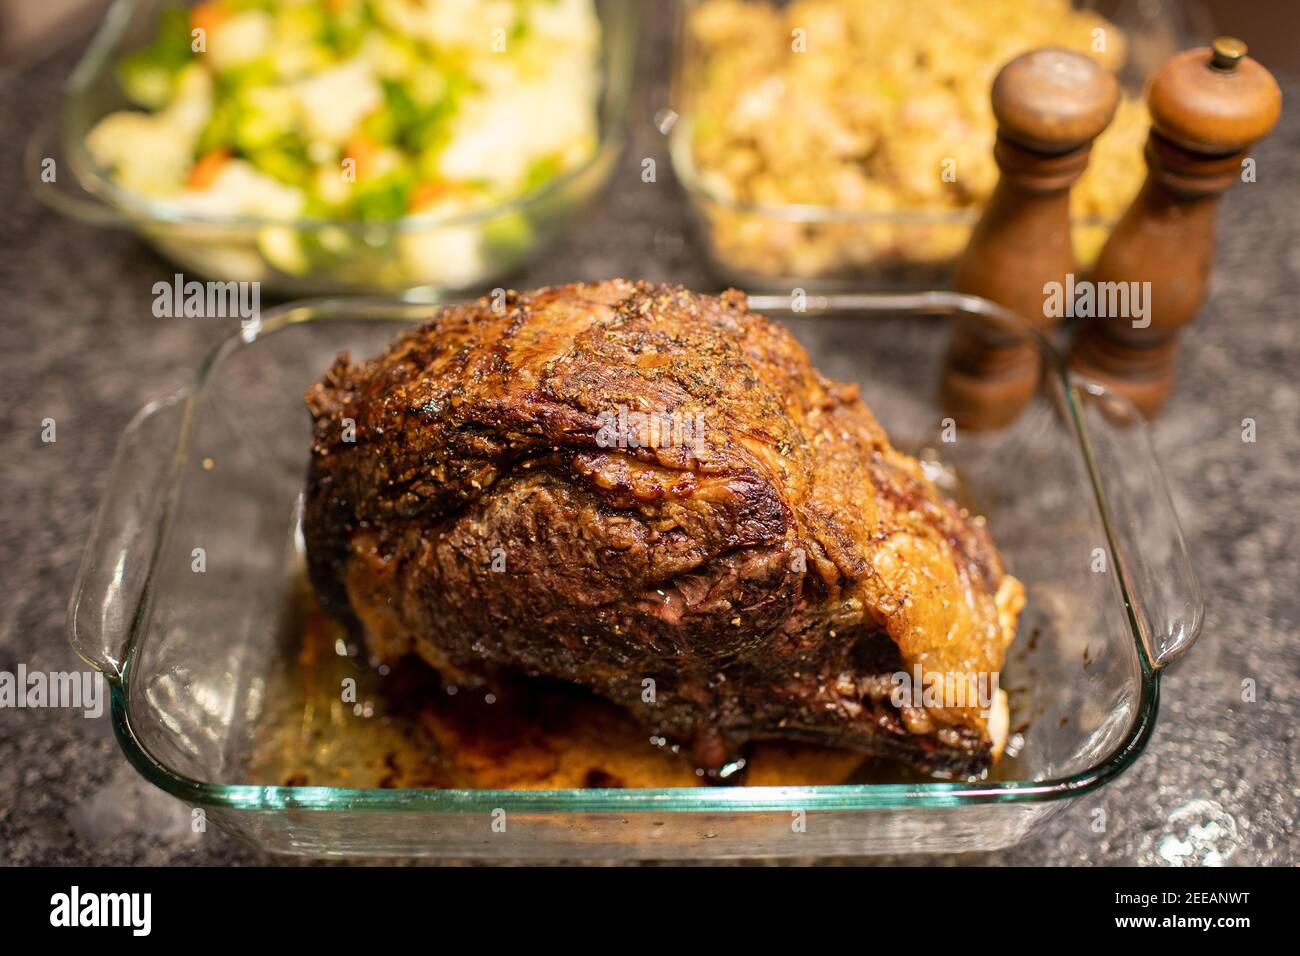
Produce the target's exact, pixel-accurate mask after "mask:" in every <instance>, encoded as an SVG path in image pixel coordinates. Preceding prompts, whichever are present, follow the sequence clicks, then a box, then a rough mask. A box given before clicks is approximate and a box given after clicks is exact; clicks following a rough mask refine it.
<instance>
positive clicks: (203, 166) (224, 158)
mask: <svg viewBox="0 0 1300 956" xmlns="http://www.w3.org/2000/svg"><path fill="white" fill-rule="evenodd" d="M229 161H230V151H229V150H226V149H214V150H213V151H212V152H210V153H205V154H204V155H202V156H200V157H199V159H198V162H196V163H195V164H194V167H193V168H192V169H191V170H190V174H189V176H187V177H186V178H185V185H186V186H187V187H188V188H190V189H207V188H208V187H209V186H211V185H212V184H213V182H215V181H216V178H217V174H218V173H220V172H221V167H223V166H225V165H226V163H227V162H229Z"/></svg>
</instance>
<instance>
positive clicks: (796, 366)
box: [304, 280, 1023, 775]
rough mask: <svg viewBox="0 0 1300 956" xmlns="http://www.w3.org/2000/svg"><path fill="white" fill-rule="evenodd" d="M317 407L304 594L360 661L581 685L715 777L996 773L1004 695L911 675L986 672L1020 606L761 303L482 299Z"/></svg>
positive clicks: (637, 292) (975, 530)
mask: <svg viewBox="0 0 1300 956" xmlns="http://www.w3.org/2000/svg"><path fill="white" fill-rule="evenodd" d="M307 402H308V406H309V408H310V410H311V414H312V416H313V418H314V421H315V433H314V441H313V446H312V458H311V464H310V469H309V478H308V484H307V492H306V506H305V517H304V535H305V540H306V545H307V555H308V565H309V569H310V575H311V581H312V583H313V585H314V587H315V590H316V592H317V594H318V596H319V599H320V601H321V604H322V606H323V607H324V608H325V609H326V611H327V612H328V613H330V614H331V615H333V616H334V617H336V618H338V619H339V620H340V621H343V622H345V623H346V624H348V625H349V626H350V627H352V628H354V629H355V630H356V631H357V632H359V633H360V634H361V635H363V637H364V639H365V641H366V642H367V645H368V647H369V649H370V651H371V653H373V654H376V655H378V656H380V657H384V658H395V657H400V656H402V655H405V654H410V653H414V654H418V655H419V656H420V657H422V658H423V659H424V660H426V661H427V662H428V663H429V664H431V665H432V666H433V667H434V668H436V669H437V670H438V671H440V672H441V674H442V675H443V677H444V679H445V680H446V681H449V682H455V683H457V684H459V685H467V686H484V687H487V688H490V687H491V686H492V684H493V682H494V680H500V679H502V677H503V676H504V675H506V674H511V675H517V674H524V675H544V676H546V677H552V678H560V679H562V680H566V681H572V682H575V683H577V684H580V685H583V686H585V687H587V688H589V689H591V690H593V691H595V692H596V693H598V694H600V695H603V696H604V697H606V698H608V699H610V700H612V701H614V702H615V703H617V704H619V705H621V706H623V707H625V708H627V709H628V710H629V711H631V712H632V714H633V715H634V716H635V717H636V718H637V719H638V720H639V721H641V722H642V723H643V724H644V726H645V729H646V733H647V736H648V738H653V739H654V740H655V741H656V742H659V743H661V744H663V745H665V746H678V747H680V748H681V750H682V752H683V754H684V755H685V756H686V758H687V759H690V760H693V761H695V763H696V765H697V766H698V767H699V768H700V770H701V771H702V772H704V773H707V774H715V775H716V774H717V773H718V771H719V769H720V768H722V767H724V766H730V765H732V762H733V761H734V759H735V758H736V756H737V755H738V754H739V753H740V752H741V748H742V747H743V745H744V743H745V742H746V741H748V740H751V739H755V738H770V737H785V738H804V739H810V740H816V741H821V742H824V743H827V744H831V745H836V746H845V747H851V748H856V749H859V750H861V751H863V752H864V753H868V754H874V755H879V756H885V757H891V758H897V759H901V760H904V761H906V762H908V763H910V764H912V765H914V766H918V767H920V768H922V769H924V770H928V771H939V772H943V773H946V774H951V775H970V774H977V773H979V772H980V771H981V770H983V769H984V768H985V767H987V766H988V764H989V762H990V760H992V759H993V758H994V757H995V756H996V754H997V752H998V749H999V747H1000V745H1001V741H1002V738H1003V737H1004V736H1005V732H1006V705H1005V697H1004V695H1002V694H1000V693H999V694H998V695H997V699H996V700H995V701H994V702H993V703H992V706H987V705H981V704H980V703H979V702H977V701H975V700H973V699H969V698H968V699H967V700H966V701H965V705H962V706H957V705H954V704H953V702H952V700H950V699H945V701H944V702H943V703H942V705H941V706H925V705H924V704H920V703H918V702H917V700H913V699H910V698H904V699H901V700H900V699H898V698H897V697H896V696H895V695H894V694H893V693H892V691H893V690H894V688H895V687H896V686H898V682H897V681H895V680H894V675H896V674H899V673H906V674H908V675H909V676H912V677H915V676H916V675H918V674H919V675H922V677H923V681H922V683H924V682H925V680H928V679H930V678H931V677H932V676H934V675H941V676H948V675H992V674H996V673H997V671H998V670H999V668H1000V667H1001V664H1002V660H1003V655H1004V652H1005V650H1006V647H1007V645H1008V644H1009V643H1010V642H1011V640H1012V639H1013V637H1014V634H1015V624H1016V617H1017V614H1018V613H1019V610H1020V607H1021V605H1022V603H1023V597H1022V590H1021V588H1020V585H1019V583H1018V582H1017V581H1016V579H1015V578H1013V577H1011V576H1010V575H1008V574H1007V573H1006V572H1005V571H1004V569H1003V566H1002V561H1001V559H1000V557H999V555H998V552H997V550H996V549H995V547H994V545H993V542H992V541H991V540H990V537H989V534H988V533H987V531H986V529H985V527H984V524H983V522H982V521H980V520H978V519H977V518H973V517H971V516H969V515H967V514H965V513H964V512H963V511H962V510H961V509H959V508H958V507H957V506H956V505H955V504H953V503H952V502H951V501H948V500H946V499H945V498H944V497H943V496H942V495H941V494H940V492H939V491H938V489H937V488H936V487H935V486H934V484H933V483H932V482H931V481H929V480H928V479H927V478H926V476H925V475H924V473H923V472H922V470H921V468H920V466H919V465H918V463H917V462H916V461H915V460H914V459H912V458H911V457H909V456H908V455H906V454H903V453H901V452H900V451H898V450H896V449H895V448H893V447H892V446H891V444H890V442H889V439H888V438H887V437H886V435H885V432H884V431H883V430H882V429H881V426H880V425H879V424H878V423H877V422H876V419H875V418H874V417H873V415H872V414H871V412H870V411H869V410H868V409H867V407H866V406H865V405H864V404H863V403H862V401H861V399H860V398H859V397H858V393H857V389H856V387H855V386H852V385H844V384H839V383H836V382H832V381H829V380H827V379H825V378H824V377H822V376H821V375H820V374H819V373H818V372H817V371H816V370H815V369H814V368H812V366H811V365H810V363H809V360H808V357H807V355H806V353H805V352H804V350H803V349H802V348H801V347H800V346H799V344H798V343H797V342H796V341H795V340H794V338H793V337H792V336H791V335H790V334H789V333H788V332H787V331H786V330H784V329H783V328H782V327H781V326H780V325H778V324H776V323H774V322H772V321H769V320H768V319H766V318H765V317H763V316H761V315H758V314H756V313H754V312H751V311H749V309H748V308H747V307H746V301H745V297H744V295H743V294H741V293H738V292H734V291H733V292H728V293H726V294H724V295H723V296H721V297H714V296H707V295H699V294H696V293H693V292H690V291H687V290H685V289H682V288H679V287H675V286H667V285H651V284H646V283H640V282H635V283H634V282H630V281H624V280H613V281H608V282H601V283H596V284H575V285H568V286H559V287H554V288H546V289H539V290H537V291H533V292H526V293H510V294H508V295H505V296H504V297H501V296H498V297H497V298H492V297H487V298H483V299H480V300H479V301H477V302H474V303H471V304H468V305H462V306H456V307H451V308H446V309H443V310H442V311H440V312H438V313H437V314H436V315H434V316H433V318H431V319H430V320H429V321H427V322H425V323H424V324H422V325H420V326H419V327H416V328H413V329H412V330H411V331H410V332H408V333H406V334H404V335H402V336H401V338H400V339H399V340H398V341H396V342H395V343H394V344H393V345H392V347H391V348H389V349H388V350H387V351H386V352H385V353H384V354H382V355H380V356H378V357H377V358H374V359H371V360H369V361H362V362H353V361H351V360H350V359H349V357H348V356H347V355H343V356H340V357H339V359H338V360H337V362H336V363H335V365H334V366H333V367H332V368H331V369H330V370H329V371H328V372H327V373H326V375H325V376H324V378H323V379H322V380H321V381H320V382H319V383H317V384H316V385H315V386H313V387H312V388H311V390H310V391H309V393H308V396H307ZM948 680H949V686H950V687H951V686H952V684H951V680H952V678H951V676H949V677H948ZM918 689H919V688H918ZM959 703H960V702H959Z"/></svg>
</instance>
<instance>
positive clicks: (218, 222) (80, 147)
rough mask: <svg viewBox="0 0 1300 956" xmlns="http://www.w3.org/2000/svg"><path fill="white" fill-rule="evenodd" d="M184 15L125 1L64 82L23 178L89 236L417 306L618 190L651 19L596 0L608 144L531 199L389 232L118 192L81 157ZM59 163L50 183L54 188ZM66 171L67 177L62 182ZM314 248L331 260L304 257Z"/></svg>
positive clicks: (222, 268)
mask: <svg viewBox="0 0 1300 956" xmlns="http://www.w3.org/2000/svg"><path fill="white" fill-rule="evenodd" d="M178 2H181V0H116V2H115V3H114V4H113V6H112V7H111V8H110V9H109V11H108V13H107V14H106V16H105V19H104V23H103V26H102V27H101V28H100V31H99V33H98V34H97V35H96V37H95V38H94V40H93V41H92V43H91V44H90V47H89V48H88V49H87V51H86V53H85V55H84V57H83V58H82V60H81V62H80V63H79V64H78V65H77V67H76V69H75V71H74V72H73V74H72V76H71V77H70V78H69V79H68V82H67V86H66V89H65V91H64V99H63V106H62V111H61V113H60V114H59V115H58V116H56V117H53V118H52V119H51V121H50V122H48V123H46V124H45V125H43V126H41V127H39V128H38V129H37V130H36V132H35V134H34V135H33V137H32V139H31V141H30V142H29V144H28V147H27V152H26V161H25V166H26V172H27V179H28V182H29V184H30V186H31V188H32V190H33V191H34V192H35V194H36V195H37V197H38V198H40V199H41V200H42V201H43V202H45V203H46V204H47V205H49V206H51V207H52V208H54V209H56V210H58V211H59V212H61V213H63V214H65V215H68V216H71V217H73V218H75V219H78V220H81V221H83V222H88V223H91V224H93V225H99V226H116V227H123V228H130V229H134V230H135V231H136V232H137V233H139V235H140V236H141V237H142V238H144V239H145V241H147V242H148V243H149V244H150V245H152V246H153V247H154V248H155V249H157V250H158V252H159V253H161V254H162V255H163V256H164V257H166V258H167V259H169V260H170V261H172V262H173V263H175V264H176V265H177V266H178V267H179V268H181V269H184V270H185V271H186V272H187V273H190V272H192V273H193V274H194V275H195V276H199V277H204V278H208V279H218V280H223V281H224V280H235V281H247V282H253V281H257V282H261V283H262V285H263V288H264V289H265V290H270V291H275V292H278V293H285V294H290V295H304V294H320V293H325V292H338V293H394V294H395V293H400V294H402V295H403V297H404V298H406V299H409V300H412V301H435V300H436V299H438V298H439V297H440V296H442V295H443V294H446V293H447V292H449V291H455V290H462V289H470V288H475V289H478V288H484V287H487V286H489V285H490V284H491V283H492V282H494V281H495V280H497V279H498V278H500V277H502V276H505V275H508V274H510V273H511V272H513V271H515V270H517V269H518V268H520V267H521V266H523V265H524V264H525V263H527V262H528V261H529V259H531V258H532V257H533V256H534V255H535V254H536V253H538V252H540V251H541V250H542V249H544V248H545V247H546V246H547V245H548V244H549V243H550V242H551V241H552V240H553V239H554V238H555V237H556V236H558V235H559V234H560V233H561V232H562V231H563V230H564V229H565V228H566V226H567V225H568V224H569V223H571V222H572V221H573V220H574V218H575V217H576V216H577V214H578V213H579V212H580V211H581V210H582V209H583V207H584V206H585V205H586V204H587V202H588V201H589V200H590V199H591V198H592V197H593V196H594V195H595V194H596V193H597V192H598V191H599V190H600V189H601V188H602V187H603V186H604V185H605V183H606V182H607V181H608V179H609V176H610V174H611V172H612V170H613V168H614V165H615V162H616V161H617V159H618V155H619V153H620V151H621V150H622V147H623V142H624V140H625V138H626V131H627V123H628V108H629V102H630V97H631V90H632V82H633V70H634V66H635V60H636V47H637V36H638V33H639V21H640V13H641V11H640V9H639V5H638V4H637V3H636V2H635V0H594V5H595V8H596V11H597V14H598V16H599V18H600V23H601V31H602V34H601V39H602V45H601V77H600V79H601V88H600V90H599V101H598V113H599V141H598V144H597V147H596V149H595V151H594V152H593V153H592V155H591V157H590V158H589V159H588V160H587V161H586V162H585V163H584V164H582V165H580V166H577V167H575V168H574V169H571V170H569V171H568V172H565V173H562V174H560V175H559V176H556V177H554V178H552V179H550V180H549V181H547V182H546V183H544V184H543V185H541V186H539V187H538V188H536V189H534V190H533V191H532V192H529V193H525V194H523V195H520V196H518V197H517V198H515V199H512V200H510V201H507V202H504V203H501V204H497V205H494V206H490V207H485V208H482V209H476V210H472V211H469V212H465V213H460V214H456V215H454V216H447V215H438V214H413V215H407V216H404V217H402V218H400V219H396V220H391V221H365V222H361V221H348V220H342V219H312V218H305V217H304V218H299V219H295V220H291V221H288V222H285V221H283V220H278V219H262V218H258V217H252V216H223V215H213V214H200V213H197V212H193V211H189V210H186V209H182V208H181V207H178V206H176V205H174V204H169V203H167V202H164V201H161V200H158V199H154V198H150V197H146V196H142V195H139V194H137V193H134V192H132V191H130V190H128V189H124V188H122V187H121V186H119V185H118V184H117V183H115V182H114V181H113V179H112V178H111V177H110V175H109V174H108V172H107V171H106V170H105V169H103V168H102V167H101V166H100V165H99V164H98V163H96V161H95V160H94V159H93V158H92V157H91V155H90V153H89V151H88V150H87V148H86V145H85V141H86V135H87V134H88V133H89V131H90V130H91V129H93V128H94V126H95V124H96V123H98V122H99V120H100V119H102V118H103V117H104V116H105V115H106V114H108V113H110V112H113V111H114V110H120V109H123V108H125V107H127V106H128V104H127V101H126V98H125V96H124V94H123V92H122V90H121V88H120V85H119V83H118V81H117V79H116V76H115V73H114V66H115V64H116V63H117V62H118V61H119V59H120V58H121V57H122V55H123V54H124V53H126V52H129V51H131V50H133V49H136V48H137V47H139V46H141V45H142V44H144V43H146V42H147V41H148V40H149V38H150V37H152V36H153V34H154V31H155V29H156V25H157V22H158V17H159V14H160V12H161V11H162V10H163V9H165V8H167V7H173V6H176V5H178ZM183 2H184V3H185V4H186V5H193V2H194V0H183ZM49 160H54V163H55V165H54V166H53V167H52V168H53V169H54V170H56V175H55V176H54V177H49V176H48V175H47V170H48V169H49V168H51V167H49V165H48V161H49ZM64 170H69V171H70V172H71V175H70V176H63V175H60V174H62V172H63V171H64ZM304 249H314V250H322V251H321V253H320V254H319V255H317V256H311V255H306V254H299V252H298V251H300V250H304ZM326 249H328V250H329V254H328V255H326V254H325V253H324V250H326Z"/></svg>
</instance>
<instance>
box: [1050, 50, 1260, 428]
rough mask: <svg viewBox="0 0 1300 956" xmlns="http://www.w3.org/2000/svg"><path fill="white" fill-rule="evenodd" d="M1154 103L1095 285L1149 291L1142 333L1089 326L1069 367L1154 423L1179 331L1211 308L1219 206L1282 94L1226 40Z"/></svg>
mask: <svg viewBox="0 0 1300 956" xmlns="http://www.w3.org/2000/svg"><path fill="white" fill-rule="evenodd" d="M1147 103H1148V105H1149V106H1150V109H1151V135H1150V138H1149V139H1148V140H1147V146H1146V160H1147V169H1148V172H1147V178H1146V182H1145V183H1144V184H1143V185H1142V189H1141V191H1140V192H1139V193H1138V195H1137V197H1136V198H1135V199H1134V200H1133V203H1132V205H1130V206H1129V208H1128V210H1127V211H1126V212H1125V213H1124V215H1123V217H1121V219H1120V221H1119V222H1118V223H1117V224H1116V226H1115V230H1114V232H1112V233H1111V236H1110V238H1109V239H1108V240H1107V242H1106V245H1105V246H1103V247H1102V251H1101V255H1100V256H1099V257H1098V259H1097V266H1096V268H1095V269H1094V270H1093V275H1092V276H1091V277H1090V278H1091V279H1092V280H1093V281H1094V282H1095V283H1097V284H1098V285H1097V288H1101V285H1100V284H1101V283H1110V282H1125V283H1143V282H1150V286H1149V289H1150V295H1149V296H1148V297H1147V302H1146V316H1145V318H1143V319H1142V320H1140V323H1139V324H1142V325H1145V326H1146V327H1143V328H1135V327H1134V320H1133V318H1132V317H1130V316H1110V317H1096V318H1089V319H1085V321H1084V324H1083V326H1082V328H1081V329H1080V333H1079V338H1078V340H1077V342H1076V343H1075V348H1074V351H1073V353H1072V354H1071V356H1070V365H1071V367H1072V368H1073V369H1074V370H1075V371H1077V372H1079V373H1080V374H1082V375H1086V376H1087V377H1089V378H1093V379H1096V380H1098V381H1100V382H1102V383H1104V384H1106V385H1108V386H1110V387H1111V388H1113V389H1114V390H1115V391H1117V392H1119V393H1120V394H1122V395H1124V396H1125V397H1126V398H1128V399H1129V400H1130V401H1132V402H1133V404H1134V405H1136V406H1137V407H1138V409H1140V410H1141V411H1142V413H1143V414H1144V415H1146V416H1147V418H1154V417H1155V416H1156V415H1157V414H1158V413H1159V411H1160V408H1161V407H1162V406H1163V405H1164V402H1165V399H1166V398H1167V397H1168V396H1169V391H1170V389H1171V388H1172V387H1173V382H1174V359H1175V352H1176V349H1177V345H1178V336H1179V332H1180V331H1181V329H1182V328H1183V326H1185V325H1186V324H1187V323H1189V322H1190V321H1192V319H1193V318H1194V317H1195V315H1196V313H1197V311H1198V310H1199V309H1200V307H1201V303H1202V302H1203V301H1204V299H1205V288H1206V283H1207V281H1208V279H1209V273H1210V265H1211V262H1212V261H1213V257H1214V223H1215V219H1216V218H1217V214H1218V209H1219V199H1220V197H1221V196H1222V195H1223V192H1224V190H1225V189H1227V188H1228V187H1229V186H1231V185H1232V184H1233V182H1235V181H1236V180H1237V178H1238V177H1239V176H1241V175H1242V169H1243V161H1244V160H1245V159H1246V151H1247V150H1248V149H1249V148H1250V146H1251V145H1252V144H1253V143H1254V142H1255V141H1256V140H1259V139H1262V138H1263V137H1264V136H1266V135H1267V134H1268V132H1269V131H1270V130H1271V129H1272V128H1273V125H1274V124H1275V123H1276V122H1277V118H1278V114H1279V113H1280V112H1281V110H1282V92H1281V90H1279V89H1278V85H1277V82H1276V81H1275V80H1274V79H1273V76H1272V74H1270V73H1269V72H1268V70H1266V69H1264V67H1262V66H1260V64H1259V63H1258V62H1256V61H1255V60H1252V59H1251V58H1250V57H1248V56H1246V45H1245V44H1244V43H1242V42H1241V41H1240V40H1237V39H1234V38H1232V37H1219V38H1218V39H1216V40H1215V41H1214V45H1213V46H1212V47H1200V48H1198V49H1195V50H1187V51H1185V52H1183V53H1179V54H1177V55H1175V56H1174V57H1172V58H1170V60H1169V61H1168V62H1166V63H1165V64H1164V66H1162V67H1161V68H1160V70H1159V72H1158V73H1156V75H1155V77H1154V78H1153V79H1152V81H1151V87H1150V90H1149V91H1148V93H1147ZM1129 288H1130V289H1134V288H1141V286H1136V287H1135V286H1129ZM1099 298H1100V297H1099ZM1130 299H1131V293H1130ZM1148 321H1149V325H1147V324H1146V323H1147V322H1148Z"/></svg>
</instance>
